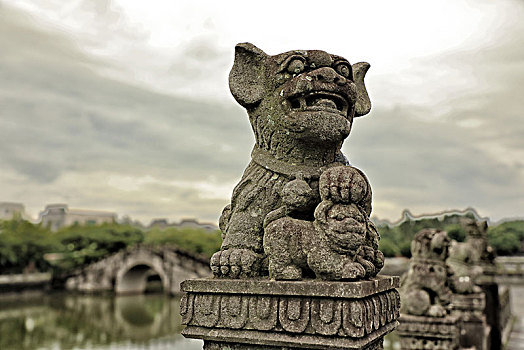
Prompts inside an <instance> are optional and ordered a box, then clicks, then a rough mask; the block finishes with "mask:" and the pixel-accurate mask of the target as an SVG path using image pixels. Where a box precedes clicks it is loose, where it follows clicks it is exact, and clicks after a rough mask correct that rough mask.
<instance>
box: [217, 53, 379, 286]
mask: <svg viewBox="0 0 524 350" xmlns="http://www.w3.org/2000/svg"><path fill="white" fill-rule="evenodd" d="M368 68H369V64H367V63H363V62H361V63H356V64H353V65H351V64H350V63H349V62H348V61H347V60H346V59H344V58H343V57H340V56H337V55H332V54H329V53H327V52H324V51H318V50H295V51H289V52H285V53H282V54H278V55H274V56H270V55H267V54H266V53H264V52H263V51H262V50H260V49H259V48H257V47H256V46H254V45H252V44H250V43H243V44H238V45H237V46H236V48H235V62H234V65H233V68H232V70H231V72H230V75H229V86H230V90H231V93H232V94H233V96H234V98H235V99H236V101H237V102H238V103H239V104H240V105H242V106H243V107H244V108H246V110H247V113H248V115H249V121H250V123H251V126H252V129H253V132H254V135H255V141H256V143H255V146H254V148H253V151H252V154H251V156H252V160H251V162H250V163H249V165H248V166H247V168H246V170H245V172H244V175H243V176H242V179H241V180H240V182H239V183H238V185H237V186H236V187H235V189H234V190H233V195H232V198H231V203H230V204H229V205H227V206H226V207H225V208H224V210H223V212H222V216H221V217H220V221H219V224H220V225H219V226H220V229H221V231H222V234H223V236H222V237H223V242H222V246H221V249H220V251H218V252H217V253H215V254H214V255H213V256H212V258H211V268H212V270H213V273H214V274H215V276H218V277H230V278H238V277H248V276H261V275H262V276H263V275H267V274H268V259H267V256H266V254H265V252H264V247H263V240H264V222H265V221H266V218H267V216H268V215H269V214H270V213H271V212H273V211H274V210H277V209H279V208H281V207H283V205H284V199H283V197H285V196H290V195H291V196H292V195H297V196H300V197H301V198H297V200H296V201H294V205H293V207H291V206H287V207H288V209H289V210H288V212H287V213H285V216H287V217H289V218H293V219H297V220H302V221H304V223H305V222H309V224H308V225H310V223H311V222H312V221H314V220H315V221H316V222H317V225H318V224H319V223H320V220H319V219H318V218H316V217H315V211H316V209H317V206H318V205H319V203H320V202H321V196H320V192H319V177H320V175H321V174H322V173H324V172H327V173H328V174H330V175H329V176H331V177H333V178H338V177H344V176H345V173H346V172H347V171H349V172H352V171H353V170H347V169H350V168H349V167H348V165H349V163H348V161H347V160H346V158H345V157H344V156H343V155H342V153H341V151H340V148H341V146H342V142H343V141H344V139H345V138H346V137H348V135H349V133H350V131H351V125H352V122H353V119H354V118H356V117H359V116H363V115H365V114H367V113H369V111H370V109H371V103H370V101H369V97H368V94H367V92H366V89H365V86H364V76H365V74H366V72H367V70H368ZM326 176H327V175H326ZM297 179H298V181H299V182H300V183H299V182H294V184H295V185H290V186H291V187H290V186H287V185H288V184H289V183H290V182H292V181H295V180H297ZM366 182H367V180H366ZM293 186H295V187H296V188H294V189H293ZM295 190H296V191H298V192H296V193H295V194H293V191H295ZM325 190H326V191H327V194H326V195H324V197H325V198H328V199H330V198H332V199H335V200H334V201H333V203H336V202H337V201H336V198H338V197H347V196H348V193H349V192H351V191H353V189H352V188H351V186H346V185H344V184H340V186H333V187H332V188H327V189H325ZM286 191H287V192H286ZM289 203H291V202H289ZM289 203H288V204H289ZM338 204H341V205H339V206H337V205H336V204H335V205H334V206H333V207H331V209H327V208H328V207H329V205H327V204H326V205H324V206H323V208H325V211H326V212H329V210H331V213H335V212H337V211H341V212H347V213H349V212H351V213H352V214H351V215H353V214H355V215H357V216H358V214H357V212H358V213H359V214H363V213H362V211H360V210H356V209H354V208H353V209H351V208H350V207H345V208H344V209H342V207H343V206H344V205H345V204H342V203H338ZM361 206H362V207H363V208H365V210H364V214H363V217H362V218H360V217H359V219H357V221H359V220H361V221H362V225H363V226H366V227H368V230H373V228H372V225H371V224H370V223H369V213H370V212H371V191H369V192H367V194H366V198H365V200H363V201H362V203H361ZM318 211H319V214H318V216H319V217H320V212H322V210H320V209H319V210H318ZM277 214H278V213H273V214H272V215H277ZM329 215H330V214H329ZM337 215H338V214H337ZM341 215H345V214H341ZM277 216H278V215H277ZM359 224H360V223H359ZM329 225H330V224H328V226H329ZM331 227H335V226H334V225H332V226H331ZM370 227H371V228H370ZM333 232H334V231H333ZM366 235H367V236H370V237H371V236H373V233H366ZM343 245H344V243H342V245H341V246H343ZM348 247H349V245H348ZM359 254H364V255H365V253H364V252H362V253H359ZM370 260H373V259H371V258H370ZM356 274H357V275H360V274H362V270H360V272H358V273H356Z"/></svg>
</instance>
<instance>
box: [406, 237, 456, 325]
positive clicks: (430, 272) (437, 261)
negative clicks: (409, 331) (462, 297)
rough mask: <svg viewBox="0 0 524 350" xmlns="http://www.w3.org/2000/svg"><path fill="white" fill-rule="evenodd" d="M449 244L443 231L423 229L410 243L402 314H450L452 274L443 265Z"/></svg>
mask: <svg viewBox="0 0 524 350" xmlns="http://www.w3.org/2000/svg"><path fill="white" fill-rule="evenodd" d="M449 245H450V240H449V238H448V235H447V233H446V232H445V231H439V230H435V229H424V230H421V231H420V232H418V233H417V234H416V235H415V238H414V239H413V241H412V242H411V255H412V258H411V261H410V265H409V269H408V272H407V273H406V274H404V275H403V276H402V283H401V284H402V286H401V288H400V295H401V297H402V309H401V312H402V313H403V314H409V315H417V316H430V317H444V316H446V315H447V314H449V312H450V301H451V294H452V290H451V286H452V285H451V283H452V280H451V277H452V275H453V272H452V270H451V269H450V268H449V266H448V265H447V264H446V259H447V258H448V249H449Z"/></svg>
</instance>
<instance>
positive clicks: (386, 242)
mask: <svg viewBox="0 0 524 350" xmlns="http://www.w3.org/2000/svg"><path fill="white" fill-rule="evenodd" d="M378 247H379V249H380V251H382V253H384V256H385V257H386V258H392V257H395V256H399V255H400V249H399V247H398V246H397V244H396V243H395V242H393V241H392V240H391V239H390V238H389V237H384V238H382V239H381V240H380V242H379V246H378Z"/></svg>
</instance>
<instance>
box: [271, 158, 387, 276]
mask: <svg viewBox="0 0 524 350" xmlns="http://www.w3.org/2000/svg"><path fill="white" fill-rule="evenodd" d="M290 187H291V189H290ZM306 187H307V188H308V189H309V191H311V188H310V187H309V186H308V184H307V183H306V182H305V181H304V180H298V179H295V180H293V181H291V182H289V183H288V184H287V185H286V186H284V195H283V198H282V199H283V203H284V205H283V206H282V207H280V208H278V209H276V210H274V211H272V212H270V213H269V214H268V216H267V217H266V220H265V223H264V227H265V233H264V252H265V253H266V255H267V257H268V259H269V277H270V278H274V279H279V280H299V279H301V278H302V276H303V275H308V274H309V275H311V272H312V273H313V274H314V275H315V276H317V277H319V278H321V279H325V280H356V279H360V278H365V277H374V276H376V275H377V273H378V272H379V271H380V269H381V268H382V267H383V266H384V255H383V254H382V252H380V251H379V250H378V239H379V235H378V232H377V229H376V227H375V226H374V225H373V223H371V221H369V220H368V216H369V213H367V212H366V211H365V208H364V207H363V206H364V205H366V201H367V200H369V199H368V198H367V197H368V195H369V194H370V192H371V188H370V186H369V183H368V181H367V180H366V178H365V176H364V174H363V173H362V172H361V171H360V170H358V169H356V168H353V167H350V166H339V167H333V168H330V169H328V170H326V171H325V172H324V173H323V174H322V175H321V176H320V180H319V190H320V199H321V202H320V203H319V204H318V206H317V208H316V209H315V212H314V218H315V219H314V221H306V220H300V219H295V218H293V217H291V216H289V214H290V213H292V211H293V208H296V207H297V206H299V205H298V203H300V202H301V201H302V198H303V196H300V195H296V194H297V193H301V191H302V190H299V189H301V188H306ZM297 188H298V189H297ZM332 188H338V189H340V191H338V190H337V191H333V190H332ZM286 190H287V191H286ZM288 192H291V193H292V194H288Z"/></svg>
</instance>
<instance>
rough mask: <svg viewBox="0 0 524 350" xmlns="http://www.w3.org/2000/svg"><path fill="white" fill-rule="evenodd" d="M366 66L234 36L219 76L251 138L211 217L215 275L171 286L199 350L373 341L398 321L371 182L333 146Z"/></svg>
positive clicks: (354, 113) (362, 102) (356, 112)
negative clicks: (215, 223) (246, 160)
mask: <svg viewBox="0 0 524 350" xmlns="http://www.w3.org/2000/svg"><path fill="white" fill-rule="evenodd" d="M368 68H369V64H367V63H357V64H355V65H350V64H349V62H348V61H347V60H345V59H344V58H342V57H340V56H335V55H331V54H328V53H326V52H324V51H317V50H309V51H289V52H286V53H283V54H280V55H275V56H269V55H267V54H265V53H264V52H263V51H262V50H260V49H258V48H257V47H255V46H254V45H252V44H249V43H244V44H239V45H237V46H236V51H235V63H234V65H233V68H232V70H231V73H230V76H229V86H230V89H231V92H232V94H233V96H234V97H235V99H236V100H237V102H238V103H240V104H241V105H242V106H243V107H245V108H246V110H247V112H248V115H249V120H250V122H251V125H252V128H253V131H254V134H255V140H256V144H255V146H254V149H253V152H252V161H251V162H250V164H249V165H248V167H247V169H246V170H245V172H244V175H243V177H242V179H241V180H240V183H239V184H238V185H237V186H236V187H235V189H234V190H233V196H232V199H231V204H229V205H228V206H226V208H224V210H223V212H222V216H221V217H220V229H221V231H222V234H223V236H222V238H223V243H222V247H221V249H220V251H219V252H217V253H215V254H214V255H213V256H212V258H211V269H212V271H213V273H214V276H215V277H219V278H214V279H200V280H190V281H185V282H184V283H183V284H182V286H181V288H182V290H183V291H184V292H185V294H184V296H183V298H182V301H181V314H182V321H183V323H184V324H185V325H186V328H185V329H184V331H183V332H182V334H183V335H184V336H186V337H190V338H200V339H204V349H206V350H218V349H223V350H226V349H228V350H231V349H238V350H240V349H242V350H244V349H267V350H270V349H274V350H276V349H281V350H283V349H340V350H342V349H367V350H375V349H382V348H383V346H382V342H383V337H384V335H385V334H387V333H389V332H391V331H392V330H393V329H394V328H395V327H396V325H397V319H398V317H399V309H400V296H399V293H398V292H397V290H396V289H395V288H397V287H398V285H399V279H398V278H395V277H387V276H381V277H376V275H377V273H378V272H379V271H380V269H381V268H382V267H383V265H384V256H383V254H382V253H381V252H380V251H379V250H378V240H379V235H378V232H377V229H376V227H375V226H374V225H373V223H372V222H371V221H370V215H371V197H372V194H371V186H370V184H369V181H368V180H367V178H366V176H365V175H364V173H363V172H362V171H360V170H358V169H356V168H354V167H352V166H350V165H349V162H348V161H347V159H346V158H345V157H344V156H343V155H342V153H341V151H340V149H341V146H342V142H343V141H344V139H345V138H346V137H347V136H348V135H349V132H350V130H351V125H352V122H353V118H354V117H358V116H362V115H365V114H367V113H368V112H369V110H370V108H371V104H370V101H369V97H368V95H367V92H366V89H365V86H364V75H365V74H366V72H367V70H368ZM315 277H316V279H314V278H315ZM342 281H343V282H342ZM349 281H351V282H349Z"/></svg>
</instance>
